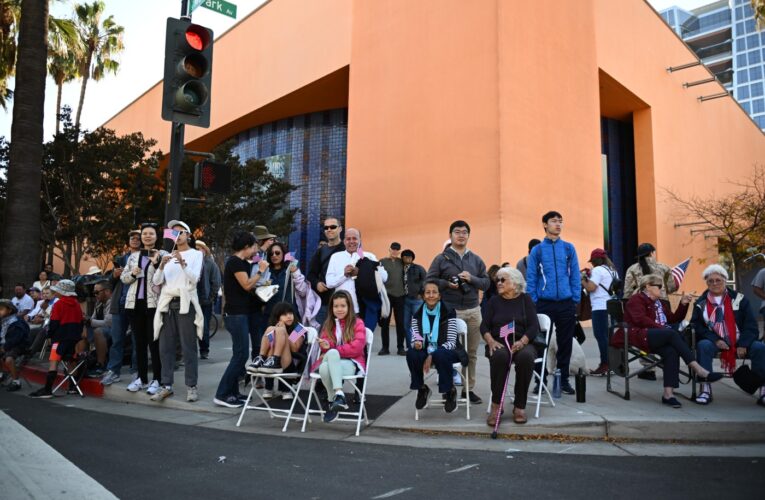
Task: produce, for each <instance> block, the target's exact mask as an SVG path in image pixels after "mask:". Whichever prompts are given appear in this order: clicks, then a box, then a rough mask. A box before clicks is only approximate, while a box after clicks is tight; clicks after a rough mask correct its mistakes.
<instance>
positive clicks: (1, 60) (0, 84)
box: [0, 0, 21, 109]
mask: <svg viewBox="0 0 765 500" xmlns="http://www.w3.org/2000/svg"><path fill="white" fill-rule="evenodd" d="M20 16H21V0H0V107H2V108H3V109H7V105H8V100H9V99H10V98H11V96H12V95H13V92H12V91H11V90H10V89H9V88H8V79H9V78H10V77H12V76H13V72H14V68H15V67H16V35H18V27H19V17H20Z"/></svg>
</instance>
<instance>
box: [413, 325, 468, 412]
mask: <svg viewBox="0 0 765 500" xmlns="http://www.w3.org/2000/svg"><path fill="white" fill-rule="evenodd" d="M467 335H468V329H467V323H465V321H464V320H462V319H460V318H457V338H458V339H460V342H461V343H462V345H463V346H465V348H467ZM454 368H456V369H458V370H459V369H461V368H462V364H461V363H459V362H457V363H454ZM435 372H436V371H435V370H431V372H430V374H429V375H428V377H426V379H425V380H426V381H427V380H428V379H429V378H430V377H431V376H432V374H433V373H435ZM462 384H463V387H465V388H466V391H465V397H464V398H461V397H457V408H459V407H460V406H464V407H465V410H466V416H465V418H466V420H470V397H468V396H469V393H468V391H467V388H469V387H470V374H469V373H468V370H465V380H464V381H463V382H462ZM434 396H437V393H431V395H430V397H428V402H427V403H426V404H425V408H428V407H429V406H430V405H431V404H432V405H434V406H443V405H444V403H445V401H446V400H444V399H442V398H440V397H434ZM425 408H423V410H424V409H425ZM414 419H415V420H420V410H418V409H417V408H415V409H414Z"/></svg>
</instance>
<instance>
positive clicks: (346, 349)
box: [311, 318, 367, 371]
mask: <svg viewBox="0 0 765 500" xmlns="http://www.w3.org/2000/svg"><path fill="white" fill-rule="evenodd" d="M344 325H345V321H341V322H340V328H342V327H343V326H344ZM319 338H322V339H324V340H326V341H327V342H329V349H337V352H339V353H340V357H341V358H343V359H351V360H353V361H356V362H357V363H358V364H359V365H361V368H362V369H363V370H364V371H366V369H367V362H366V359H365V358H364V346H366V344H367V329H366V327H365V326H364V322H363V321H362V320H361V319H359V318H356V324H355V325H353V340H352V341H350V342H348V343H346V344H340V345H336V344H337V341H336V340H335V332H327V331H326V330H322V331H321V335H320V337H319ZM329 349H322V350H321V354H322V355H321V357H320V358H319V359H318V360H317V361H316V363H314V365H313V366H312V367H311V371H314V370H316V369H317V368H318V367H319V365H320V364H321V360H322V358H323V357H324V354H325V353H326V352H327V351H328V350H329Z"/></svg>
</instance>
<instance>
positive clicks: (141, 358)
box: [120, 222, 167, 396]
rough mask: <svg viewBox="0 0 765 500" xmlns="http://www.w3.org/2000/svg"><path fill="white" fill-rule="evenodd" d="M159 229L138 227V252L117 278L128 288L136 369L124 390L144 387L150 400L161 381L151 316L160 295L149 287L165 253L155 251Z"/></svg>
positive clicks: (145, 225)
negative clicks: (139, 242) (139, 237)
mask: <svg viewBox="0 0 765 500" xmlns="http://www.w3.org/2000/svg"><path fill="white" fill-rule="evenodd" d="M158 228H159V226H158V225H157V224H154V223H150V222H145V223H143V224H141V248H140V250H139V251H137V252H133V253H131V254H130V257H128V259H127V263H126V264H125V268H124V270H123V272H122V274H121V275H120V280H122V283H124V284H125V285H127V286H129V287H130V288H128V292H127V298H126V299H125V312H126V313H127V316H128V318H129V320H130V327H131V329H132V330H133V341H134V342H135V349H136V364H137V365H138V376H137V377H136V379H135V380H133V381H132V382H131V383H130V384H129V385H128V386H127V390H128V391H130V392H138V391H140V390H141V389H143V388H144V387H146V392H147V393H149V394H150V395H152V396H153V395H154V394H156V393H157V392H158V391H159V380H161V379H162V363H161V361H160V358H159V341H158V340H154V313H155V312H156V310H157V298H158V296H159V291H158V287H154V286H153V285H152V279H153V278H154V273H155V271H156V270H157V268H158V267H159V261H160V259H161V258H162V257H164V255H165V254H166V253H167V252H165V251H162V250H159V249H157V244H158V242H159V232H158V231H159V229H158ZM147 348H148V349H149V351H151V371H152V373H153V379H152V381H151V383H149V377H148V372H149V366H148V365H149V357H148V355H147V353H146V349H147Z"/></svg>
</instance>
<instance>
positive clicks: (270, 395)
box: [263, 389, 282, 399]
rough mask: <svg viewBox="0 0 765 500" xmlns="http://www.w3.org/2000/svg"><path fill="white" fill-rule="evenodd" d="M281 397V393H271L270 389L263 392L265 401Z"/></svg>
mask: <svg viewBox="0 0 765 500" xmlns="http://www.w3.org/2000/svg"><path fill="white" fill-rule="evenodd" d="M281 395H282V393H281V391H269V390H268V389H266V390H265V391H263V399H274V398H278V397H279V396H281Z"/></svg>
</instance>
